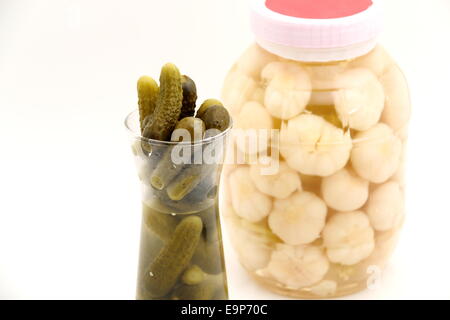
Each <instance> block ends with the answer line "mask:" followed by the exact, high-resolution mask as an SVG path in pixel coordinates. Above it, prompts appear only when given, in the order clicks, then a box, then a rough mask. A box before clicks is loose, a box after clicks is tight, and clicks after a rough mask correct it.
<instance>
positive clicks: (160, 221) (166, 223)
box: [144, 205, 178, 241]
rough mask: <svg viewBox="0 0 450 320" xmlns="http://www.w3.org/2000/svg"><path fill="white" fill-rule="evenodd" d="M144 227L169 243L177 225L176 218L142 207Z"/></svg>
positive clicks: (145, 206)
mask: <svg viewBox="0 0 450 320" xmlns="http://www.w3.org/2000/svg"><path fill="white" fill-rule="evenodd" d="M144 220H145V225H146V226H147V227H148V228H149V229H150V230H151V231H152V232H153V233H154V234H155V235H156V236H157V237H158V238H159V239H161V240H163V241H169V240H170V239H171V237H172V235H173V233H174V232H175V228H176V227H177V225H178V220H177V218H175V217H173V216H171V215H169V214H166V213H161V212H158V211H154V210H152V209H151V208H150V207H148V206H147V205H144Z"/></svg>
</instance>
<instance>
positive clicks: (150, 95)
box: [137, 76, 159, 133]
mask: <svg viewBox="0 0 450 320" xmlns="http://www.w3.org/2000/svg"><path fill="white" fill-rule="evenodd" d="M137 91H138V98H139V101H138V104H139V120H140V121H139V122H140V126H141V132H142V133H143V132H144V128H145V125H146V123H147V122H148V121H149V120H150V119H149V116H151V115H152V114H153V112H154V111H155V107H156V101H157V99H158V94H159V87H158V84H157V83H156V81H155V80H153V79H152V78H151V77H149V76H142V77H140V78H139V80H138V83H137Z"/></svg>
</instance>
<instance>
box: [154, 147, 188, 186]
mask: <svg viewBox="0 0 450 320" xmlns="http://www.w3.org/2000/svg"><path fill="white" fill-rule="evenodd" d="M174 148H175V146H170V147H168V148H167V150H166V151H165V152H164V154H163V156H162V157H161V159H160V160H159V162H158V164H157V166H156V168H155V170H154V171H153V173H152V175H151V177H150V183H151V184H152V186H153V187H154V188H155V189H157V190H163V189H164V188H165V187H166V186H167V185H168V184H169V183H170V182H171V181H172V180H173V179H174V178H175V177H176V176H177V175H178V174H179V173H180V172H181V170H182V169H183V168H184V164H183V163H180V164H175V163H174V162H173V161H172V151H173V149H174Z"/></svg>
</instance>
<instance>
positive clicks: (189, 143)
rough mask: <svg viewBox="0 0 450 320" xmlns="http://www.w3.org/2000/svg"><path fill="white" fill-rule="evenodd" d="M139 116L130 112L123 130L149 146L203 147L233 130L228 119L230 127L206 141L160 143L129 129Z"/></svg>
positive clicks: (135, 112)
mask: <svg viewBox="0 0 450 320" xmlns="http://www.w3.org/2000/svg"><path fill="white" fill-rule="evenodd" d="M138 114H139V109H135V110H134V111H132V112H130V113H129V114H128V115H127V116H126V117H125V120H124V125H125V128H126V129H127V131H128V133H129V134H130V135H131V136H132V137H133V138H134V139H136V140H141V141H145V142H147V143H149V144H150V145H165V146H178V145H186V146H199V145H205V144H208V143H211V142H214V141H216V140H219V139H221V138H224V137H226V136H228V134H229V133H230V132H231V129H232V128H233V119H232V118H231V117H230V125H229V126H228V128H227V129H225V130H224V131H222V132H221V133H220V134H218V135H215V136H212V137H208V138H206V139H202V140H197V141H194V142H192V141H181V142H176V141H162V140H156V139H150V138H146V137H144V136H142V134H141V132H140V131H139V132H136V131H135V130H133V129H132V128H131V127H130V121H131V118H132V117H133V116H135V115H138Z"/></svg>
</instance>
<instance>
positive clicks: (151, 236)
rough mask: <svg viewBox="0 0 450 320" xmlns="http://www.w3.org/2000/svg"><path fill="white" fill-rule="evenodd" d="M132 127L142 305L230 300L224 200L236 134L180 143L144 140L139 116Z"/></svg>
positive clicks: (128, 121) (132, 120) (129, 119)
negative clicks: (225, 170)
mask: <svg viewBox="0 0 450 320" xmlns="http://www.w3.org/2000/svg"><path fill="white" fill-rule="evenodd" d="M125 125H126V127H127V129H128V130H129V132H130V137H131V139H130V140H131V146H132V152H133V155H134V159H135V163H136V167H137V170H138V175H139V179H140V181H141V185H142V206H143V211H142V229H141V245H140V257H139V269H138V281H137V299H140V300H141V299H143V300H155V299H158V300H160V299H181V300H210V299H213V300H223V299H228V290H227V282H226V271H225V264H224V255H223V247H222V235H221V227H220V218H219V208H218V193H219V180H220V174H221V170H222V163H223V156H224V151H225V145H226V141H227V137H228V133H229V132H230V129H227V130H226V131H224V132H222V133H219V134H218V135H216V136H213V137H210V138H206V139H204V140H201V141H196V142H194V143H191V142H180V143H177V142H165V141H157V140H151V139H146V138H144V137H142V136H141V135H140V129H139V113H138V112H137V111H135V112H132V113H131V114H130V115H129V116H128V117H127V118H126V121H125Z"/></svg>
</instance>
